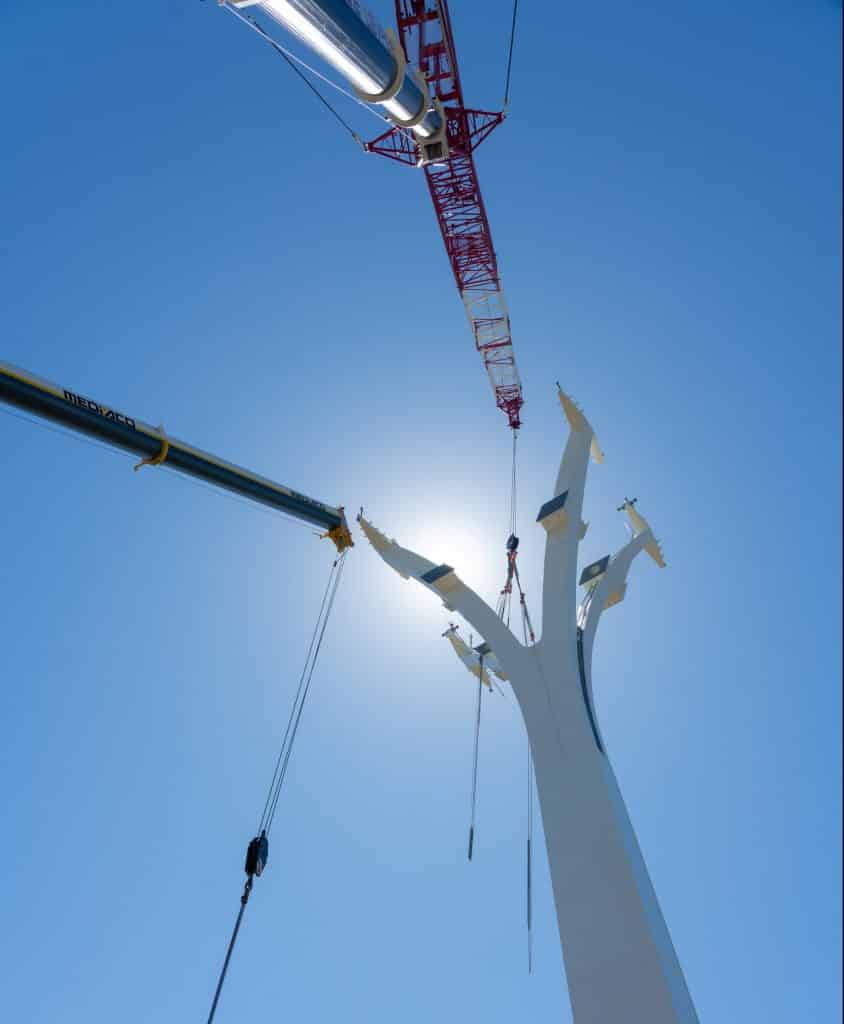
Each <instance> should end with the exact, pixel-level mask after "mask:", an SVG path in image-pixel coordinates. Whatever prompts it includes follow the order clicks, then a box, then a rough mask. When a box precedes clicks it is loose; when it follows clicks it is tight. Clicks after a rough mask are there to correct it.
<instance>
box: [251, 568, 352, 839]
mask: <svg viewBox="0 0 844 1024" xmlns="http://www.w3.org/2000/svg"><path fill="white" fill-rule="evenodd" d="M336 567H337V560H336V559H335V560H334V562H333V563H332V565H331V571H330V572H329V574H328V582H327V583H326V584H325V590H324V592H323V595H322V602H321V604H320V607H319V612H318V613H317V618H316V622H315V623H314V628H313V632H312V633H311V640H310V643H309V644H308V650H307V654H306V655H305V663H304V665H303V666H302V672H301V675H300V676H299V684H298V686H297V687H296V694H295V696H294V698H293V703H292V704H291V706H290V716H289V717H288V719H287V727H286V728H285V730H284V736H283V738H282V741H281V746H280V747H279V751H278V757H277V758H276V762H275V769H274V771H273V776H272V779H271V781H270V784H269V787H268V789H267V797H266V800H265V801H264V809H263V810H262V811H261V819H260V821H259V822H258V829H257V832H256V834H260V832H261V829H262V828H264V827H265V826H266V819H267V813H268V811H269V809H270V804H271V803H272V799H273V794H274V793H275V786H276V783H277V781H278V774H279V771H280V770H281V763H282V760H283V758H284V752H285V750H286V749H287V740H288V738H289V736H290V730H291V728H292V726H293V720H294V718H295V716H296V708H297V707H298V705H299V700H300V698H301V696H302V689H303V687H304V685H305V676H306V674H307V671H308V666H309V665H310V663H311V655H312V654H313V650H314V645H315V643H316V639H317V632H318V631H319V625H320V622H321V621H322V614H323V611H324V610H325V603H326V601H327V600H328V591H329V589H330V588H331V581H332V579H333V577H334V571H335V569H336Z"/></svg>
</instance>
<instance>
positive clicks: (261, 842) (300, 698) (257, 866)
mask: <svg viewBox="0 0 844 1024" xmlns="http://www.w3.org/2000/svg"><path fill="white" fill-rule="evenodd" d="M345 560H346V552H345V551H342V552H341V553H340V554H339V555H338V556H337V557H336V558H335V559H334V561H333V562H332V564H331V571H330V572H329V574H328V582H327V583H326V585H325V592H324V593H323V595H322V603H321V605H320V609H319V614H318V615H317V620H316V623H315V625H314V629H313V633H312V634H311V640H310V644H309V645H308V652H307V655H306V656H305V664H304V667H303V668H302V674H301V676H300V677H299V685H298V687H297V688H296V695H295V697H294V698H293V706H292V707H291V709H290V716H289V718H288V720H287V728H286V729H285V731H284V738H283V739H282V741H281V748H280V750H279V753H278V757H277V758H276V762H275V769H274V771H273V776H272V779H271V781H270V785H269V789H268V791H267V797H266V799H265V801H264V809H263V811H262V812H261V818H260V820H259V822H258V830H257V833H256V835H255V836H253V838H252V839H250V840H249V844H248V846H247V848H246V860H245V863H244V868H243V870H244V871H245V872H246V883H245V885H244V887H243V893H242V894H241V897H240V910H239V911H238V914H237V919H236V920H235V924H234V930H233V931H232V935H231V939H230V940H229V945H228V949H227V950H226V955H225V959H224V960H223V966H222V969H221V970H220V977H219V979H218V981H217V987H216V989H215V991H214V999H213V1001H212V1003H211V1010H210V1012H209V1014H208V1024H212V1022H213V1020H214V1015H215V1014H216V1012H217V1005H218V1003H219V1001H220V993H221V992H222V989H223V983H224V981H225V980H226V973H227V971H228V969H229V962H230V960H231V957H232V953H233V951H234V946H235V942H236V941H237V937H238V934H239V932H240V925H241V922H242V921H243V914H244V911H245V910H246V904H247V903H248V902H249V896H250V895H251V893H252V887H253V885H254V881H255V879H256V878H260V877H261V875H262V874H263V872H264V868H265V867H266V864H267V859H268V857H269V833H270V830H271V828H272V825H273V821H274V820H275V814H276V809H277V807H278V800H279V796H280V795H281V789H282V786H283V785H284V780H285V777H286V775H287V767H288V765H289V763H290V754H291V752H292V750H293V744H294V742H295V740H296V734H297V733H298V731H299V723H300V722H301V720H302V711H303V710H304V707H305V702H306V701H307V699H308V693H309V691H310V688H311V680H312V679H313V676H314V669H315V668H316V664H317V660H318V658H319V652H320V650H321V648H322V642H323V639H324V637H325V630H326V627H327V626H328V620H329V618H330V617H331V610H332V608H333V607H334V599H335V598H336V596H337V590H338V588H339V586H340V580H341V579H342V576H343V567H344V565H345Z"/></svg>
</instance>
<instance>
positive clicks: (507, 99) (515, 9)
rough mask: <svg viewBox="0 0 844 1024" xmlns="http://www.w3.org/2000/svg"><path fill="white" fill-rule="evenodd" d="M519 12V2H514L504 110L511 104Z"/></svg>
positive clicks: (517, 0)
mask: <svg viewBox="0 0 844 1024" xmlns="http://www.w3.org/2000/svg"><path fill="white" fill-rule="evenodd" d="M518 11H519V0H513V20H512V22H511V24H510V46H509V48H508V52H507V78H506V80H505V83H504V109H505V110H506V109H507V106H508V104H509V103H510V72H511V71H512V68H513V43H514V42H515V41H516V15H517V14H518Z"/></svg>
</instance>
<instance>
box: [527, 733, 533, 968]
mask: <svg viewBox="0 0 844 1024" xmlns="http://www.w3.org/2000/svg"><path fill="white" fill-rule="evenodd" d="M527 760H528V799H527V806H528V811H527V894H526V912H527V952H528V974H533V849H532V846H533V754H532V753H531V749H530V742H528V757H527Z"/></svg>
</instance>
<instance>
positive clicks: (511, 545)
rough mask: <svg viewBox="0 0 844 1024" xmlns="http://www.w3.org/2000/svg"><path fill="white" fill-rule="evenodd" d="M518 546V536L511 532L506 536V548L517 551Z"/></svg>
mask: <svg viewBox="0 0 844 1024" xmlns="http://www.w3.org/2000/svg"><path fill="white" fill-rule="evenodd" d="M518 548H519V538H518V537H517V536H516V535H515V533H511V534H510V536H509V537H508V538H507V550H508V551H517V550H518Z"/></svg>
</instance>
